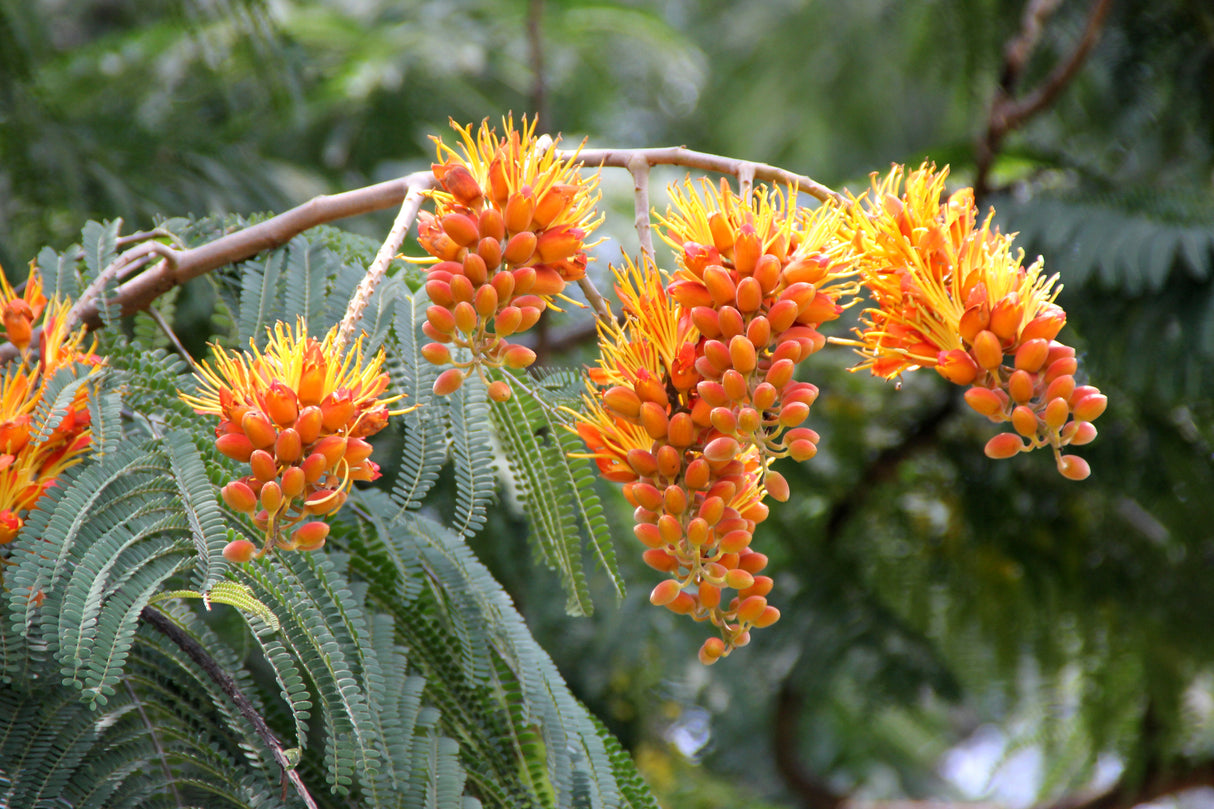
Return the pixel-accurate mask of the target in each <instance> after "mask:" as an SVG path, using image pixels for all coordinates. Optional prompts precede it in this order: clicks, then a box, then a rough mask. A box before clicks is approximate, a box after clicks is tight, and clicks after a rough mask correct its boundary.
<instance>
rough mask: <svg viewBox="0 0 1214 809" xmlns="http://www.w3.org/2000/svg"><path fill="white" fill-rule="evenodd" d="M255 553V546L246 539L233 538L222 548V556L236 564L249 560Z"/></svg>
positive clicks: (251, 559)
mask: <svg viewBox="0 0 1214 809" xmlns="http://www.w3.org/2000/svg"><path fill="white" fill-rule="evenodd" d="M256 555H257V546H256V545H254V544H253V543H252V542H249V541H248V540H247V539H236V540H233V541H231V542H229V543H228V544H227V545H225V546H224V548H223V558H224V559H227V560H228V561H229V562H231V563H232V564H236V565H240V564H244V563H245V562H251V561H253V557H254V556H256Z"/></svg>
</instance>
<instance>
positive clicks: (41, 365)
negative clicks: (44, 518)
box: [0, 269, 101, 545]
mask: <svg viewBox="0 0 1214 809" xmlns="http://www.w3.org/2000/svg"><path fill="white" fill-rule="evenodd" d="M0 305H2V307H3V308H2V310H0V317H3V321H4V335H3V337H4V339H6V340H8V341H9V342H10V343H12V344H13V345H14V346H16V347H17V348H18V349H20V351H21V356H20V358H19V359H18V360H17V361H15V362H13V363H12V364H10V365H9V366H8V367H7V368H6V369H5V370H4V376H3V379H2V380H0V545H3V544H6V543H9V542H12V540H13V539H14V538H15V537H16V536H17V532H18V531H20V530H21V526H22V525H24V523H25V518H24V515H25V514H26V513H27V512H28V511H29V510H30V509H33V508H35V507H36V505H37V502H38V498H40V497H41V496H42V493H43V492H45V491H46V490H47V489H48V488H50V487H51V486H52V485H54V483H55V480H56V479H57V478H58V477H59V476H60V475H61V474H62V473H63V471H64V470H66V469H67V468H68V467H70V466H72V465H73V464H75V463H77V462H78V461H80V460H81V459H82V457H83V453H84V451H85V450H86V449H88V447H89V445H90V443H91V440H92V434H91V431H90V428H89V422H90V417H89V409H88V396H89V392H88V389H87V388H86V387H85V386H81V387H80V388H78V389H77V392H76V395H75V397H74V398H73V399H72V403H71V404H70V405H69V406H68V409H67V412H66V413H64V414H63V415H62V417H61V418H60V419H59V421H58V423H57V424H54V425H53V426H51V425H49V424H38V423H35V416H36V412H37V410H38V407H39V406H40V405H41V404H42V403H43V401H44V394H45V392H46V385H47V383H48V382H49V381H50V380H51V378H52V377H54V376H55V374H56V373H57V372H58V371H59V370H60V369H62V368H72V367H73V366H75V365H78V364H79V365H85V366H89V371H88V373H90V374H91V373H93V372H94V371H96V370H97V369H99V368H100V367H101V361H100V359H99V358H98V357H96V356H95V355H93V354H92V353H91V352H90V351H89V350H88V349H85V348H83V347H82V346H83V342H84V328H83V327H80V328H78V329H74V330H72V331H69V330H68V329H67V312H68V309H69V308H70V305H69V304H68V302H66V301H58V300H55V299H52V300H49V301H48V300H47V299H46V296H45V295H43V293H42V281H41V279H40V278H39V277H38V273H37V270H36V269H34V270H31V272H30V276H29V280H28V281H27V282H26V284H25V290H24V293H23V294H22V295H21V296H18V295H17V294H16V293H15V292H14V291H13V288H12V286H10V285H9V282H8V279H7V278H6V277H5V276H4V274H3V272H0ZM39 325H41V327H42V334H41V337H40V338H39V341H38V345H37V347H36V348H33V347H31V341H32V339H33V333H34V329H35V328H36V327H37V326H39ZM39 435H41V436H42V437H41V438H39V437H38V436H39Z"/></svg>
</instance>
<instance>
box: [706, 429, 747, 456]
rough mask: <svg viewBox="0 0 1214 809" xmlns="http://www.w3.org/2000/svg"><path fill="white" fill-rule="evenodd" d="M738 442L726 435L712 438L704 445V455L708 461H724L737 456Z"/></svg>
mask: <svg viewBox="0 0 1214 809" xmlns="http://www.w3.org/2000/svg"><path fill="white" fill-rule="evenodd" d="M739 450H740V447H739V446H738V442H737V441H736V440H735V439H733V438H730V437H729V436H727V435H723V436H720V437H719V438H714V439H713V440H712V441H709V442H708V444H707V445H706V446H705V447H704V457H705V458H706V459H708V460H709V461H716V462H724V461H729V460H732V459H733V458H735V457H737V455H738V452H739Z"/></svg>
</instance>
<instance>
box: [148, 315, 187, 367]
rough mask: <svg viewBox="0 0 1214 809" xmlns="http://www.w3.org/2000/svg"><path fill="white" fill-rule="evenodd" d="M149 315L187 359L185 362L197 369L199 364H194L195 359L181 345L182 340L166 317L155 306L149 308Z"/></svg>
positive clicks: (179, 352)
mask: <svg viewBox="0 0 1214 809" xmlns="http://www.w3.org/2000/svg"><path fill="white" fill-rule="evenodd" d="M147 315H148V317H150V318H152V321H153V322H154V323H155V324H156V325H157V327H159V328H160V330H161V331H162V332H164V336H165V337H167V338H169V342H170V343H172V344H173V348H175V349H177V353H178V354H180V355H181V356H182V357H184V358H185V361H186V362H187V363H189V365H190V367H191V368H196V367H197V366H198V363H196V362H194V358H193V357H192V356H190V352H189V351H188V350H186V347H185V346H184V345H182V344H181V340H180V339H179V338H178V337H177V332H175V331H173V327H172V326H170V325H169V323H168V321H166V320H165V319H164V315H162V314H160V312H157V311H156V308H155V307H154V306H149V307H148V308H147Z"/></svg>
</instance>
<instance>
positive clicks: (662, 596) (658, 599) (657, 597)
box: [649, 579, 683, 607]
mask: <svg viewBox="0 0 1214 809" xmlns="http://www.w3.org/2000/svg"><path fill="white" fill-rule="evenodd" d="M681 592H683V588H682V587H680V586H679V583H678V582H677V581H675V580H674V579H666V580H665V581H662V582H660V583H659V584H658V586H657V587H654V588H653V591H652V592H651V593H650V594H649V603H650V604H653V605H654V606H655V607H665V606H666V605H667V604H669V603H670V602H672V601H674V600H675V599H676V598H678V596H679V593H681Z"/></svg>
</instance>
